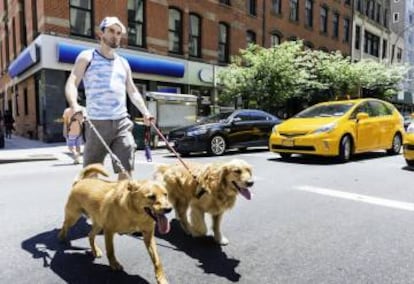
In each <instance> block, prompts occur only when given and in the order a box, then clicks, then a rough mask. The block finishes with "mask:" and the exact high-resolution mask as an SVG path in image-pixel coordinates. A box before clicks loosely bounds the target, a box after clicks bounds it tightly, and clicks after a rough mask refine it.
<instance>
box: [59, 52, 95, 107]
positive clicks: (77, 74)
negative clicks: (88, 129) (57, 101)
mask: <svg viewBox="0 0 414 284" xmlns="http://www.w3.org/2000/svg"><path fill="white" fill-rule="evenodd" d="M89 62H90V59H89V58H88V56H87V55H86V54H85V52H81V53H80V54H79V55H78V57H77V58H76V62H75V65H74V66H73V69H72V72H71V73H70V75H69V78H68V80H67V81H66V85H65V95H66V100H67V101H68V104H69V106H70V107H71V108H72V109H73V111H74V112H77V111H79V110H80V106H79V104H78V86H79V83H80V82H81V80H82V78H83V75H84V74H85V70H86V67H87V66H88V64H89Z"/></svg>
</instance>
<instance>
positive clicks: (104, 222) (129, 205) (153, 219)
mask: <svg viewBox="0 0 414 284" xmlns="http://www.w3.org/2000/svg"><path fill="white" fill-rule="evenodd" d="M98 173H99V174H101V175H104V176H108V173H107V172H106V170H105V169H104V167H103V166H102V165H101V164H92V165H89V166H87V167H86V168H84V169H83V170H82V171H81V173H80V174H79V177H78V179H77V180H76V181H75V182H74V184H73V187H72V190H71V192H70V194H69V198H68V201H67V203H66V207H65V220H64V222H63V226H62V229H61V231H60V233H59V238H60V239H61V240H64V239H65V238H66V235H67V232H68V230H69V228H70V227H71V226H73V225H74V224H75V223H76V221H77V220H78V219H79V218H80V217H81V214H82V213H85V214H86V215H88V217H89V218H91V220H92V229H91V231H90V233H89V243H90V245H91V250H92V253H93V255H94V256H95V257H101V256H102V252H101V250H100V249H99V247H98V246H97V245H96V243H95V236H96V234H98V233H99V232H100V231H101V230H103V232H104V236H105V247H106V254H107V257H108V260H109V264H110V266H111V268H112V269H114V270H122V269H123V268H122V266H121V264H120V263H119V262H118V261H117V259H116V258H115V253H114V245H113V237H114V234H115V233H131V232H135V231H140V232H142V235H143V238H144V242H145V245H146V247H147V250H148V253H149V255H150V257H151V260H152V263H153V264H154V269H155V276H156V279H157V282H158V283H167V280H166V277H165V274H164V271H163V268H162V264H161V261H160V258H159V255H158V252H157V248H156V243H155V238H154V231H155V224H157V228H158V231H159V232H160V233H168V231H169V229H170V225H169V222H168V219H167V218H166V216H165V214H166V213H169V212H170V211H172V206H171V203H170V202H169V201H168V196H167V195H168V192H167V190H166V189H165V187H164V185H163V184H162V183H160V182H156V181H151V180H140V181H134V180H123V181H117V182H112V181H106V180H102V179H99V178H94V176H96V175H97V174H98Z"/></svg>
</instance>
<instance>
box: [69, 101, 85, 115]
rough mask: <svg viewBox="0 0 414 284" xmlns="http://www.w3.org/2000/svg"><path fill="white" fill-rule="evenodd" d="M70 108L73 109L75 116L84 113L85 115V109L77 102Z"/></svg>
mask: <svg viewBox="0 0 414 284" xmlns="http://www.w3.org/2000/svg"><path fill="white" fill-rule="evenodd" d="M70 108H71V109H72V111H73V114H75V113H77V112H82V113H83V108H82V107H81V106H80V105H79V104H78V103H77V102H76V103H74V104H72V105H71V107H70Z"/></svg>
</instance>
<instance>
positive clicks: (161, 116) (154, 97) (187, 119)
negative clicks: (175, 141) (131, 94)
mask: <svg viewBox="0 0 414 284" xmlns="http://www.w3.org/2000/svg"><path fill="white" fill-rule="evenodd" d="M146 97H147V105H148V110H149V111H150V113H151V114H152V115H154V116H155V118H156V125H157V127H158V128H159V129H160V131H161V133H162V134H163V135H166V134H168V132H169V131H170V130H171V129H174V128H177V127H183V126H187V125H190V124H193V123H195V121H196V117H197V96H193V95H188V94H171V93H161V92H147V93H146ZM153 132H154V130H153ZM157 139H159V138H158V136H157V135H154V141H153V145H154V146H157V144H158V140H157Z"/></svg>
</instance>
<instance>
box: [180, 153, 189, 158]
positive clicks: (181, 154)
mask: <svg viewBox="0 0 414 284" xmlns="http://www.w3.org/2000/svg"><path fill="white" fill-rule="evenodd" d="M179 154H180V156H181V157H188V156H190V152H179Z"/></svg>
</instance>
